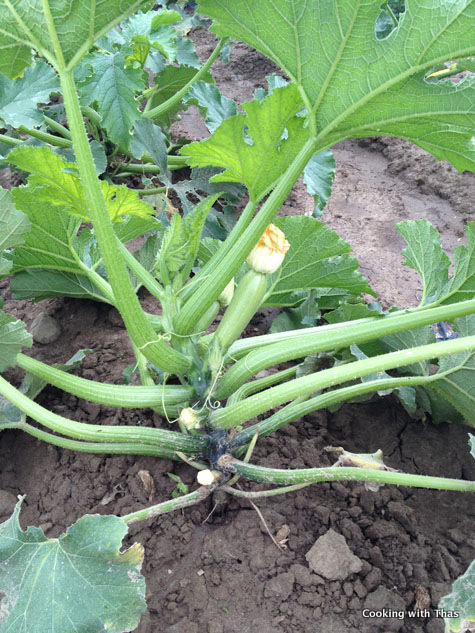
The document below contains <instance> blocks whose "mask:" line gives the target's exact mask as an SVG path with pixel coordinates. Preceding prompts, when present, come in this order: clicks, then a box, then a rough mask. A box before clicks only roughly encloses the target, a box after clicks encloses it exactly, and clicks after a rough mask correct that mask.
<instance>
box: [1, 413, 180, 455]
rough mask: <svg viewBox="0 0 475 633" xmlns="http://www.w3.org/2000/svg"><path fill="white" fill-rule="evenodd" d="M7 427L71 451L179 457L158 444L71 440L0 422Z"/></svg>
mask: <svg viewBox="0 0 475 633" xmlns="http://www.w3.org/2000/svg"><path fill="white" fill-rule="evenodd" d="M6 429H18V430H19V431H24V432H25V433H28V435H32V436H33V437H36V438H37V439H38V440H41V441H42V442H47V443H48V444H53V446H59V447H60V448H65V449H67V450H70V451H77V452H79V453H91V454H95V455H148V456H150V457H159V458H161V459H178V457H177V454H176V451H173V450H168V449H165V448H162V447H161V446H159V445H157V444H141V443H133V442H131V443H126V442H115V443H114V442H81V441H80V440H71V439H69V438H66V437H60V436H59V435H53V433H48V432H46V431H42V430H41V429H37V428H36V427H35V426H32V425H31V424H27V423H25V422H11V423H8V422H7V423H6V424H0V431H4V430H6Z"/></svg>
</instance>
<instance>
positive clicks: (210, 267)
mask: <svg viewBox="0 0 475 633" xmlns="http://www.w3.org/2000/svg"><path fill="white" fill-rule="evenodd" d="M256 207H257V202H255V201H254V200H249V202H248V203H247V204H246V206H245V207H244V209H243V212H242V213H241V215H240V217H239V220H238V221H237V222H236V224H235V226H234V227H233V229H232V231H231V233H229V235H228V236H227V237H226V239H225V240H224V242H223V243H222V244H221V245H220V247H219V249H218V250H217V251H216V253H214V255H213V256H212V257H211V259H210V260H209V261H208V262H206V264H205V265H204V266H203V267H202V268H201V270H200V271H199V272H198V274H197V275H195V276H194V277H193V279H192V282H191V283H189V284H188V285H187V286H185V287H184V288H183V289H182V291H181V297H182V300H183V301H186V300H188V299H189V298H190V296H191V295H192V294H193V293H194V292H196V290H197V289H198V287H199V286H200V284H201V283H202V282H203V280H204V279H206V278H207V277H210V276H211V277H212V276H213V274H214V269H215V268H216V266H217V265H218V264H219V263H220V262H221V261H222V259H223V258H224V257H225V255H227V253H229V251H230V250H231V248H232V247H233V246H234V244H236V242H237V241H238V240H239V238H240V237H241V235H242V234H243V232H244V230H245V229H246V227H247V226H248V225H249V222H250V221H251V219H252V216H253V215H254V211H255V210H256Z"/></svg>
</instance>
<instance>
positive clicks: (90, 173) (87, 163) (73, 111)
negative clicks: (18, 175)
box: [59, 68, 191, 373]
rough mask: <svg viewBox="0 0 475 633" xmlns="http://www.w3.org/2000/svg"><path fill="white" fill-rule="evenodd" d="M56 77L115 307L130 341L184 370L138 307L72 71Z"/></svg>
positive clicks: (157, 360) (172, 368)
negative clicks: (107, 204) (59, 84)
mask: <svg viewBox="0 0 475 633" xmlns="http://www.w3.org/2000/svg"><path fill="white" fill-rule="evenodd" d="M59 77H60V81H61V87H62V90H63V98H64V105H65V108H66V113H67V116H68V122H69V127H70V131H71V136H72V138H73V143H74V151H75V154H76V159H77V165H78V169H79V174H80V177H81V184H82V186H83V187H84V193H85V196H86V201H87V204H88V211H89V215H90V217H91V219H92V223H93V226H94V232H95V235H96V238H97V242H98V246H99V249H100V251H101V255H102V258H103V260H104V265H105V267H106V271H107V275H108V278H109V280H110V284H111V286H112V289H113V292H114V296H115V299H116V305H117V308H118V310H119V311H120V313H121V315H122V318H123V320H124V323H125V326H126V328H127V331H128V333H129V335H130V337H131V339H132V341H133V342H134V344H135V345H136V346H137V347H138V348H139V349H140V350H141V351H142V352H143V353H144V355H145V356H146V357H147V358H148V359H149V360H150V361H151V362H152V363H154V364H155V365H157V366H158V367H161V368H162V369H164V370H166V371H169V372H173V373H180V372H183V371H185V370H186V369H187V368H188V367H189V366H190V364H191V362H190V359H188V358H186V357H185V356H184V355H183V354H181V353H180V352H177V351H176V350H173V349H172V348H171V347H169V346H168V345H166V343H165V342H164V341H163V340H160V339H159V338H158V337H157V334H156V333H155V332H154V330H153V328H152V326H151V325H150V323H149V322H148V320H147V318H146V316H145V314H144V312H143V310H142V308H141V306H140V303H139V300H138V298H137V296H136V294H135V291H134V288H133V286H132V283H131V280H130V277H129V274H128V271H127V268H126V266H125V263H124V261H123V259H122V255H121V253H120V251H119V249H118V248H117V242H116V237H115V233H114V229H113V226H112V222H111V220H110V217H109V213H108V211H107V207H106V204H105V201H104V197H103V195H102V190H101V185H100V181H99V180H98V178H97V176H96V170H95V166H94V161H93V158H92V154H91V149H90V146H89V142H88V139H87V134H86V130H85V127H84V122H83V119H82V113H81V109H80V107H79V99H78V96H77V92H76V87H75V84H74V77H73V75H72V72H67V71H65V70H64V69H61V68H60V70H59Z"/></svg>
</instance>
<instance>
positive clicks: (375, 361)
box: [210, 336, 475, 429]
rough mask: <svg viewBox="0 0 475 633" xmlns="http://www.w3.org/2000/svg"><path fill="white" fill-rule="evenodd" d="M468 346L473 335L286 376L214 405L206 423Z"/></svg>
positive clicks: (230, 421)
mask: <svg viewBox="0 0 475 633" xmlns="http://www.w3.org/2000/svg"><path fill="white" fill-rule="evenodd" d="M471 349H475V336H465V337H463V338H457V339H452V340H449V341H442V342H440V343H432V344H430V345H421V346H418V347H413V348H411V349H407V350H406V349H405V350H400V351H397V352H391V353H389V354H383V355H381V356H375V357H373V358H367V359H365V360H359V361H355V362H353V363H348V364H346V365H339V366H336V367H332V368H330V369H324V370H322V371H319V372H316V373H313V374H310V375H308V376H303V377H301V378H296V379H295V380H290V381H288V382H286V383H285V384H283V385H279V386H277V387H271V388H270V389H267V390H266V391H263V392H261V393H258V394H257V395H255V396H251V397H249V398H246V399H245V400H242V401H241V402H238V403H236V404H233V405H231V406H229V407H225V408H223V409H218V410H216V411H214V412H213V414H212V415H211V418H210V425H211V426H212V427H214V428H219V429H227V428H231V427H233V426H237V425H239V424H242V423H243V422H247V421H248V420H251V419H252V418H254V417H255V416H256V415H259V414H261V413H264V412H265V411H268V410H269V409H272V408H274V407H277V406H279V405H280V404H283V403H284V402H289V400H293V399H294V398H297V397H299V396H305V395H309V394H312V393H314V392H315V391H319V390H321V389H326V388H328V387H332V386H334V385H338V384H341V383H344V382H347V381H350V380H356V379H357V378H361V377H362V376H366V375H369V374H374V373H377V372H380V371H384V370H388V369H396V368H397V367H404V366H405V365H411V364H413V363H417V362H421V361H425V360H430V359H431V358H440V357H442V356H447V355H448V354H457V353H459V352H466V351H467V350H471Z"/></svg>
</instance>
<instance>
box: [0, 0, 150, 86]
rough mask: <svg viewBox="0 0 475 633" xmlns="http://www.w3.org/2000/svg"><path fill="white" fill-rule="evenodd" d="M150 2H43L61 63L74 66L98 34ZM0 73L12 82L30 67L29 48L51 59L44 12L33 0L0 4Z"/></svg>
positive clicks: (54, 54)
mask: <svg viewBox="0 0 475 633" xmlns="http://www.w3.org/2000/svg"><path fill="white" fill-rule="evenodd" d="M153 4H154V3H153V2H152V1H151V0H96V1H95V2H91V1H90V0H87V1H85V2H76V3H75V2H72V0H67V2H66V4H65V3H64V2H63V1H62V0H49V1H48V2H47V3H46V6H47V7H48V9H49V11H50V12H51V18H52V21H53V24H54V27H55V30H56V33H57V37H58V43H59V46H60V49H61V53H62V57H63V58H64V63H66V64H70V65H72V66H74V65H75V64H76V63H77V62H78V61H79V60H80V59H81V57H83V56H84V55H85V54H86V53H87V51H88V50H89V48H90V47H91V46H92V44H93V43H94V42H95V41H96V40H98V39H99V38H100V37H101V35H103V34H104V33H107V31H109V30H110V29H111V28H112V27H113V26H115V25H116V24H118V23H119V22H120V21H121V20H122V19H124V18H125V17H127V15H130V14H131V13H133V12H134V11H137V9H139V8H141V7H143V8H151V7H152V6H153ZM0 22H1V24H2V31H1V33H0V60H1V61H0V72H3V73H4V74H5V75H7V77H10V78H11V79H13V78H14V77H17V76H19V75H21V74H22V73H23V71H24V70H25V68H26V67H27V66H29V65H31V61H32V55H31V49H32V48H35V49H36V50H38V51H39V52H41V53H43V54H44V55H45V56H46V57H47V59H48V60H50V59H55V58H56V56H57V51H56V50H55V49H54V44H53V43H52V41H51V39H50V34H49V30H48V25H47V19H46V17H45V13H44V9H43V7H41V5H40V4H39V3H38V2H36V1H35V0H13V2H8V3H7V2H5V1H4V0H2V2H1V3H0Z"/></svg>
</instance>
